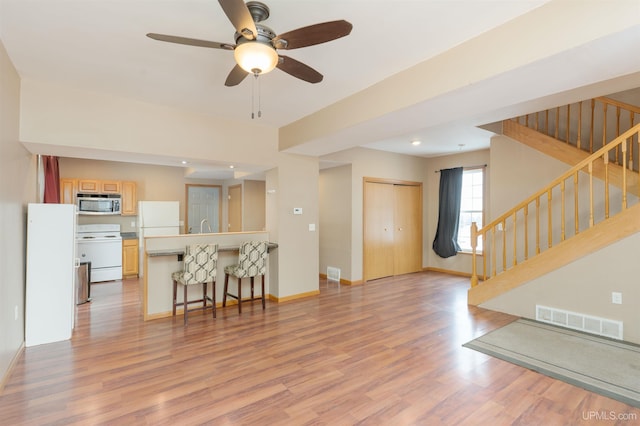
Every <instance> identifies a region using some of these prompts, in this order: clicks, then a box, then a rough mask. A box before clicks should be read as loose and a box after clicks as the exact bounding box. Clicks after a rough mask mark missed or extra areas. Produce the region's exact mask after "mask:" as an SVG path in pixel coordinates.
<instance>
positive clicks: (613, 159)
mask: <svg viewBox="0 0 640 426" xmlns="http://www.w3.org/2000/svg"><path fill="white" fill-rule="evenodd" d="M596 101H597V102H598V103H602V105H604V113H599V114H597V113H596V111H595V105H597V104H596ZM612 102H613V104H614V105H615V108H616V110H617V113H616V118H617V123H618V124H617V126H615V124H614V128H617V130H616V135H615V137H614V138H613V140H611V141H610V142H609V143H604V142H602V143H601V144H598V143H594V139H593V138H594V136H593V135H596V134H598V132H600V133H601V134H602V135H605V136H606V135H607V134H608V131H607V126H608V125H609V128H610V126H611V125H610V124H607V123H608V121H607V120H608V117H607V113H606V110H607V108H608V107H607V106H608V105H610V104H611V103H608V100H606V98H597V99H596V100H593V101H592V102H591V109H592V111H593V112H592V113H591V118H592V119H591V123H590V124H589V125H586V126H585V123H583V122H582V120H581V118H580V117H578V118H577V119H574V120H572V119H571V118H570V116H571V106H567V107H566V110H565V112H564V114H561V113H560V112H559V109H554V110H553V111H552V110H547V111H546V112H543V113H535V114H532V115H529V116H524V117H519V118H517V119H514V120H508V121H505V122H504V123H503V133H504V134H505V135H506V136H509V137H511V138H513V139H515V140H518V141H520V142H522V143H524V144H526V145H528V146H530V147H533V148H535V149H537V150H539V151H542V152H544V153H545V154H547V155H550V156H552V157H554V158H557V159H559V160H561V161H563V162H565V163H567V164H569V165H571V166H572V167H571V168H570V169H569V170H567V171H566V172H565V173H564V174H562V175H561V176H559V177H558V178H556V179H555V180H554V181H552V182H551V183H549V184H548V185H547V186H545V187H544V188H542V189H541V190H539V191H538V192H536V193H535V194H533V195H531V196H530V197H528V198H527V199H526V200H524V201H522V202H521V203H519V204H518V205H517V206H515V207H513V208H512V209H511V210H509V211H507V212H506V213H504V214H503V215H501V216H500V217H498V218H496V219H495V220H494V221H492V222H491V223H489V224H487V225H485V226H484V227H483V228H482V229H478V228H477V226H476V224H473V226H472V248H473V255H472V277H471V288H470V289H469V292H468V303H469V304H471V305H478V304H481V303H483V302H485V301H488V300H490V299H492V298H494V297H496V296H498V295H500V294H502V293H504V292H507V291H509V290H511V289H513V288H516V287H518V286H520V285H522V284H525V283H527V282H529V281H531V280H533V279H535V278H537V277H539V276H542V275H544V274H546V273H549V272H551V271H553V270H555V269H558V268H561V267H562V266H564V265H566V264H568V263H570V262H572V261H574V260H576V259H579V258H581V257H583V256H586V255H587V254H589V253H593V252H595V251H597V250H600V249H602V248H603V247H605V246H607V245H609V244H612V243H614V242H616V241H618V240H620V239H622V238H624V237H626V236H629V235H631V234H633V233H636V232H640V202H639V200H640V198H639V197H640V174H639V173H638V152H640V141H639V137H640V125H634V121H635V120H634V119H635V114H637V113H640V109H638V111H637V112H635V110H636V109H637V108H635V107H632V108H633V110H632V111H631V113H629V115H628V120H626V124H625V123H623V124H625V126H624V127H629V130H627V131H624V132H622V127H623V126H621V125H620V123H621V119H620V117H621V116H622V115H623V114H624V111H627V110H626V109H624V108H623V106H622V104H620V103H617V102H615V101H612ZM624 105H625V107H627V106H628V105H626V104H624ZM580 108H581V109H580V110H582V103H580ZM549 111H552V113H553V115H555V119H554V120H551V122H552V123H551V124H549V121H550V120H549V117H550V112H549ZM621 111H622V113H621ZM553 115H551V116H553ZM598 115H599V116H600V117H601V118H602V120H603V123H601V124H600V125H594V124H593V123H594V121H593V120H594V117H596V116H598ZM530 117H534V118H530ZM540 117H542V119H541V118H540ZM609 118H610V117H609ZM572 122H574V123H575V124H576V126H574V127H576V128H574V127H572V126H571V123H572ZM560 124H564V128H563V129H562V131H560V130H558V127H562V126H560ZM585 127H588V128H590V129H589V133H590V135H589V136H588V137H585V136H584V135H583V134H581V133H582V132H581V129H583V128H585ZM603 128H604V129H603ZM561 136H564V137H563V139H564V140H562V139H558V138H559V137H561ZM598 138H599V137H597V138H596V140H597V139H598ZM582 139H586V140H588V141H589V142H588V143H584V142H583V141H582ZM585 147H586V150H585ZM589 151H592V152H589ZM479 251H482V254H483V256H482V258H481V260H480V257H479V256H478V252H479ZM478 270H480V272H478Z"/></svg>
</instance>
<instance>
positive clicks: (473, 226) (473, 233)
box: [471, 222, 478, 287]
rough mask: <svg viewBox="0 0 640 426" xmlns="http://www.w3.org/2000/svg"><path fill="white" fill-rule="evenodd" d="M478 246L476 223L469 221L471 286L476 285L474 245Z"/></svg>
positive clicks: (476, 272)
mask: <svg viewBox="0 0 640 426" xmlns="http://www.w3.org/2000/svg"><path fill="white" fill-rule="evenodd" d="M477 246H478V225H476V223H475V222H471V287H475V286H477V285H478V271H477V270H476V269H477V268H476V247H477Z"/></svg>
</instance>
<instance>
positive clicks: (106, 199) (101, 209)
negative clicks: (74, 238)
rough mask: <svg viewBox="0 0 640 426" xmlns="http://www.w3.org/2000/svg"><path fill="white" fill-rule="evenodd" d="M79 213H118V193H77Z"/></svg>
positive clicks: (119, 198)
mask: <svg viewBox="0 0 640 426" xmlns="http://www.w3.org/2000/svg"><path fill="white" fill-rule="evenodd" d="M76 199H77V203H78V213H80V214H96V215H98V214H120V206H121V204H122V203H121V201H122V200H121V197H120V194H78V195H77V197H76Z"/></svg>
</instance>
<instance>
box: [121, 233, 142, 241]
mask: <svg viewBox="0 0 640 426" xmlns="http://www.w3.org/2000/svg"><path fill="white" fill-rule="evenodd" d="M120 236H121V237H122V239H123V240H137V239H138V234H137V233H136V232H121V233H120Z"/></svg>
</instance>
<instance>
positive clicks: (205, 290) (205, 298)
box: [202, 281, 207, 314]
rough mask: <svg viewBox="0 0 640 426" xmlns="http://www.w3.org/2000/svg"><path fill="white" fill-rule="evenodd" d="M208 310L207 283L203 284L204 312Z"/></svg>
mask: <svg viewBox="0 0 640 426" xmlns="http://www.w3.org/2000/svg"><path fill="white" fill-rule="evenodd" d="M206 310H207V283H206V281H205V282H204V283H203V284H202V314H204V311H206Z"/></svg>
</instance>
